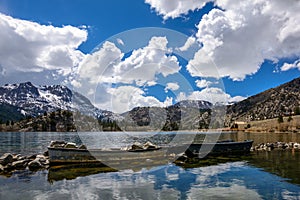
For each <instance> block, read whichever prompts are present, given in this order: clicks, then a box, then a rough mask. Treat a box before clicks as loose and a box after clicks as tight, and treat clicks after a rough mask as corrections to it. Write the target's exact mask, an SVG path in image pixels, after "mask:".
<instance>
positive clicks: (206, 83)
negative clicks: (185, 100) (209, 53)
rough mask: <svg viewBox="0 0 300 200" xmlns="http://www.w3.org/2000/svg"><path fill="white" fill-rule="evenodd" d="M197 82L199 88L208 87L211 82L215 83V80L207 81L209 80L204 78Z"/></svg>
mask: <svg viewBox="0 0 300 200" xmlns="http://www.w3.org/2000/svg"><path fill="white" fill-rule="evenodd" d="M195 83H196V85H197V87H198V88H206V87H208V86H210V85H211V84H213V82H211V81H207V80H204V79H201V80H196V81H195Z"/></svg>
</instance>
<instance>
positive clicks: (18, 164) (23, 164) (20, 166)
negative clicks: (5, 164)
mask: <svg viewBox="0 0 300 200" xmlns="http://www.w3.org/2000/svg"><path fill="white" fill-rule="evenodd" d="M28 162H29V160H27V159H26V160H19V161H15V162H13V163H12V164H11V167H12V168H13V169H25V168H26V166H27V164H28Z"/></svg>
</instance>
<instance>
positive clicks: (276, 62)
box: [0, 0, 300, 112]
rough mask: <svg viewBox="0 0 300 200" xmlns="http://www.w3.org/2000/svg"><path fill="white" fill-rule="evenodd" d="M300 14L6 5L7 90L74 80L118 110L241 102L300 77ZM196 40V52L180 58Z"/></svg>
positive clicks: (258, 9)
mask: <svg viewBox="0 0 300 200" xmlns="http://www.w3.org/2000/svg"><path fill="white" fill-rule="evenodd" d="M297 8H300V3H299V2H298V1H290V2H288V3H285V4H283V3H282V2H280V1H279V0H275V1H271V0H270V1H262V0H261V1H257V2H252V1H250V0H242V1H240V2H238V3H231V4H230V3H228V2H226V1H223V0H215V1H214V2H210V1H205V0H203V1H199V0H185V1H183V0H178V1H172V0H145V1H144V0H135V1H131V0H110V1H96V0H94V1H91V0H89V1H83V0H73V1H62V0H51V1H46V0H42V1H41V0H2V1H1V2H0V13H1V15H0V17H1V18H0V26H1V29H2V30H5V31H2V33H0V60H1V61H0V72H1V73H0V76H1V79H0V84H2V85H3V84H5V83H18V82H23V81H27V80H30V81H32V82H34V83H35V84H42V85H43V84H57V83H66V80H67V82H68V83H69V84H72V85H73V86H74V87H75V88H77V87H78V88H77V89H78V90H79V91H80V92H82V93H84V95H86V96H88V97H89V98H90V99H92V101H93V102H94V103H95V104H97V105H98V106H99V107H101V108H110V109H113V110H115V111H117V112H121V111H123V110H124V109H125V108H127V109H130V108H132V107H134V106H136V105H140V106H147V105H156V106H163V105H168V104H170V103H175V102H177V101H179V100H182V99H184V98H189V99H199V98H200V99H203V100H211V101H215V102H218V101H224V102H230V101H235V100H241V99H243V98H245V97H248V96H251V95H254V94H257V93H259V92H262V91H264V90H266V89H269V88H271V87H275V86H278V85H280V84H283V83H285V82H287V81H290V80H292V79H294V78H297V77H299V75H300V72H299V69H300V60H299V57H300V22H299V21H300V20H299V19H300V16H299V14H298V12H297ZM203 15H204V17H203ZM147 27H156V28H157V29H154V30H153V29H147ZM161 28H163V29H161ZM134 29H136V30H134ZM130 30H131V31H130ZM132 30H133V31H132ZM167 30H170V32H172V31H174V32H173V33H170V34H169V35H168V33H167V32H168V31H167ZM124 31H129V33H128V32H127V33H126V32H125V33H124ZM143 31H144V32H143ZM147 31H148V32H147ZM165 32H166V33H165ZM147 34H149V35H147ZM164 34H166V36H165V35H164ZM181 34H182V35H181ZM164 37H165V38H164ZM174 38H175V39H174ZM119 39H120V40H119ZM188 39H190V41H192V43H193V44H192V45H195V46H192V47H190V46H187V47H190V48H187V49H185V50H182V51H181V50H180V51H179V50H178V49H179V48H180V47H183V46H184V44H185V42H186V41H187V40H188ZM172 40H173V41H172ZM181 40H182V41H181ZM151 41H152V43H151ZM123 43H124V44H123ZM186 45H187V43H186ZM96 47H98V50H95V48H96ZM194 47H195V48H194ZM151 48H152V49H151ZM159 48H161V49H160V50H159ZM168 48H171V49H172V50H170V49H168ZM155 49H156V50H155ZM157 49H158V50H157ZM176 49H177V50H178V51H176ZM97 52H98V54H97ZM133 52H136V55H134V53H133ZM204 52H205V53H204ZM101 53H102V54H101ZM181 53H182V55H180V56H183V58H182V57H180V56H179V55H178V54H181ZM203 53H204V54H205V55H206V56H207V57H209V58H210V61H208V62H205V61H204V60H205V59H203V58H200V57H201V55H204V54H203ZM1 54H2V55H1ZM152 54H153V55H154V57H152V58H149V56H150V55H152ZM96 55H98V56H100V57H101V56H102V57H101V58H102V60H95V56H96ZM208 55H209V56H208ZM120 56H121V57H122V58H121V59H120ZM109 58H111V59H112V60H111V61H109V60H108V59H109ZM137 60H138V61H139V62H140V63H143V64H144V65H143V66H141V65H140V63H136V62H137ZM150 61H151V62H154V63H151V62H150ZM93 62H98V65H99V66H98V68H97V67H95V66H94V67H93V66H92V64H93ZM111 62H114V64H111ZM104 63H106V64H107V63H110V64H109V65H107V66H106V68H105V69H102V68H103V65H104ZM100 65H101V66H100ZM154 65H155V66H154ZM212 65H214V66H215V67H216V69H213V67H211V66H212ZM157 66H161V67H157ZM164 66H168V67H167V68H172V69H167V68H166V67H164ZM101 67H102V68H101ZM100 68H101V69H100ZM112 69H114V70H112ZM212 69H213V70H212ZM93 70H96V71H93ZM101 70H102V71H101ZM116 70H117V71H118V73H117V71H116ZM124 70H125V71H124ZM216 71H217V75H216V73H215V72H216ZM76 73H77V74H76ZM78 73H79V74H78ZM97 73H98V74H97ZM82 74H84V75H82ZM95 74H97V76H95V77H93V75H95ZM99 74H101V75H99ZM126 74H127V75H126ZM123 75H124V76H123ZM147 75H148V76H147ZM118 76H120V77H118ZM127 76H128V77H127ZM97 77H98V79H97V81H95V80H96V79H93V78H97ZM99 77H100V80H99ZM109 77H114V80H108V78H109ZM139 77H140V78H139ZM140 79H142V80H140ZM186 81H187V82H189V83H188V84H187V83H186ZM197 85H198V86H197ZM217 88H219V89H221V90H222V91H221V90H218V89H217ZM129 94H131V95H129ZM120 95H121V96H120ZM121 97H123V98H124V101H126V103H125V104H127V105H126V106H124V105H125V104H124V105H123V104H119V103H118V102H116V101H115V99H118V98H121ZM125 97H126V98H125ZM133 97H134V98H133ZM129 99H131V100H129ZM129 101H132V102H131V103H128V102H129ZM111 107H114V108H115V109H114V108H111ZM125 110H126V109H125Z"/></svg>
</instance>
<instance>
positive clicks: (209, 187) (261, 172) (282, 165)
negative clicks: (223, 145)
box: [0, 133, 300, 200]
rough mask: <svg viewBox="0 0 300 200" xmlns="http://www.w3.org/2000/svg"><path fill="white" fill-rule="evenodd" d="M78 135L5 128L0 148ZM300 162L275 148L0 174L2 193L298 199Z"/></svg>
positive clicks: (30, 148) (39, 145) (262, 138)
mask: <svg viewBox="0 0 300 200" xmlns="http://www.w3.org/2000/svg"><path fill="white" fill-rule="evenodd" d="M5 134H6V135H5ZM299 137H300V136H299V135H295V134H284V135H277V134H274V133H272V134H265V133H257V134H253V133H251V134H247V133H232V134H222V136H221V139H234V140H245V139H253V140H254V141H255V142H256V143H262V142H275V141H279V140H281V141H284V142H289V141H294V142H300V138H299ZM91 138H93V137H91ZM79 139H80V138H78V137H77V135H76V133H70V134H66V133H29V134H22V133H2V135H1V137H0V141H1V143H0V144H1V146H0V150H1V151H2V152H8V151H16V152H22V151H23V152H22V153H24V154H27V153H31V152H43V151H44V150H45V149H46V146H47V145H48V142H49V141H50V140H66V141H74V140H75V141H79ZM299 166H300V152H297V151H296V152H292V151H272V152H259V153H253V154H251V155H249V156H243V157H229V158H228V157H225V158H224V157H223V158H222V157H220V158H212V159H208V160H201V161H195V162H189V163H185V164H183V165H181V166H177V165H175V164H169V165H163V166H157V167H154V168H149V169H138V170H135V169H128V170H123V171H117V172H116V171H110V170H109V169H103V168H99V167H94V168H86V167H85V168H79V167H76V168H71V169H70V168H69V169H68V168H67V169H63V168H61V169H59V168H56V169H55V168H52V169H50V170H49V171H39V172H37V173H31V172H29V171H22V172H18V173H14V174H13V175H12V177H10V178H5V177H0V185H1V188H0V199H65V200H67V199H207V198H210V199H217V198H221V199H299V198H300V186H299V185H300V180H299V177H300V167H299ZM104 172H105V173H104Z"/></svg>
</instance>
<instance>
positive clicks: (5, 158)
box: [0, 153, 13, 166]
mask: <svg viewBox="0 0 300 200" xmlns="http://www.w3.org/2000/svg"><path fill="white" fill-rule="evenodd" d="M11 162H13V155H12V154H11V153H5V154H3V155H2V156H1V157H0V164H1V165H3V166H5V165H7V164H8V163H11Z"/></svg>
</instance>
